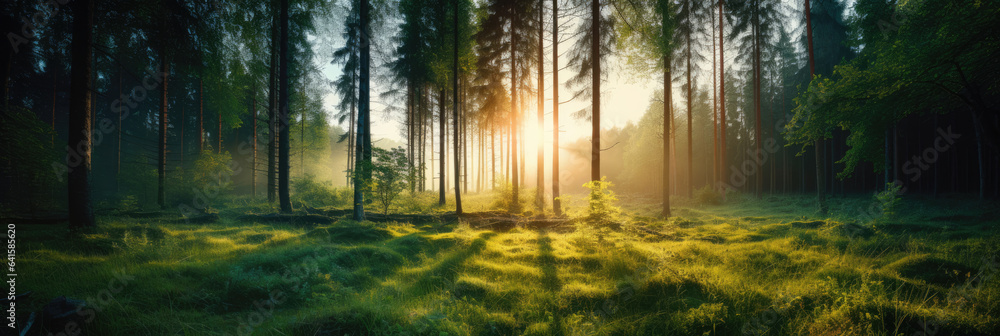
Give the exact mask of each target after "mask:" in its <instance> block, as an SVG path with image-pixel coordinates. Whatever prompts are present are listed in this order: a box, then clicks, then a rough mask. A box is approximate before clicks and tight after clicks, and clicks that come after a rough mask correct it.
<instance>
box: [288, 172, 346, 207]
mask: <svg viewBox="0 0 1000 336" xmlns="http://www.w3.org/2000/svg"><path fill="white" fill-rule="evenodd" d="M292 188H293V189H294V190H295V194H294V195H292V198H293V200H294V201H295V202H297V203H299V204H305V205H309V206H312V207H322V206H331V205H340V204H342V203H344V202H345V200H347V198H345V197H344V195H343V193H342V192H341V190H338V189H337V188H334V187H333V183H332V182H330V181H320V180H318V179H316V176H313V175H312V174H306V175H305V176H302V177H300V178H297V179H294V180H292Z"/></svg>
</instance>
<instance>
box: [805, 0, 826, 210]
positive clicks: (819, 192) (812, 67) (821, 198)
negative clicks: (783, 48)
mask: <svg viewBox="0 0 1000 336" xmlns="http://www.w3.org/2000/svg"><path fill="white" fill-rule="evenodd" d="M811 1H812V0H805V16H806V41H807V42H806V48H807V49H808V50H809V78H810V81H811V80H812V78H813V77H815V76H816V54H815V53H813V31H812V12H811V11H810V10H809V3H810V2H811ZM813 147H816V148H815V153H816V202H817V203H818V204H819V213H820V215H826V212H827V207H826V190H825V189H826V188H825V186H824V184H825V183H826V178H825V177H824V176H825V175H824V174H823V166H824V165H823V140H822V139H821V138H817V139H816V141H815V142H814V143H813Z"/></svg>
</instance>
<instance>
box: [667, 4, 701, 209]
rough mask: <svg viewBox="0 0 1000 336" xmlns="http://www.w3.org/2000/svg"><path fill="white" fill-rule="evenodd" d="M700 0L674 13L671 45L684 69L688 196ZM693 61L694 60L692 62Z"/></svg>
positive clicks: (691, 191)
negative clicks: (672, 43)
mask: <svg viewBox="0 0 1000 336" xmlns="http://www.w3.org/2000/svg"><path fill="white" fill-rule="evenodd" d="M701 4H702V2H701V1H695V0H682V1H681V2H680V3H679V4H678V6H677V16H676V22H677V25H676V29H675V31H674V36H673V39H674V45H675V46H676V47H677V50H676V52H677V53H678V55H677V56H678V57H677V58H675V59H674V60H675V61H677V62H679V64H677V67H678V68H680V69H684V77H685V85H684V93H685V94H686V99H685V102H686V103H687V109H686V111H687V147H688V148H687V149H688V150H687V154H688V157H687V174H688V182H687V184H686V186H687V196H688V198H691V197H692V196H693V194H694V186H693V182H694V141H693V136H692V125H693V118H692V116H693V113H692V112H693V108H694V107H693V106H694V97H693V95H694V90H695V87H694V82H693V79H692V76H693V73H694V72H695V71H698V65H697V64H698V62H699V61H701V60H702V59H703V57H702V56H701V54H700V52H699V51H700V48H697V46H696V45H692V44H693V43H696V42H695V41H693V40H694V38H695V35H698V34H701V33H703V31H702V30H703V29H702V26H701V25H700V22H699V21H700V20H701V19H703V18H704V16H705V14H706V11H705V7H702V6H701ZM692 61H694V62H695V63H693V64H692Z"/></svg>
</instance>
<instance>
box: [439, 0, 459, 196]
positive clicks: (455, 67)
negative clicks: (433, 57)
mask: <svg viewBox="0 0 1000 336" xmlns="http://www.w3.org/2000/svg"><path fill="white" fill-rule="evenodd" d="M454 9H455V12H454V13H453V15H452V23H453V24H454V25H453V26H452V28H453V29H455V31H454V34H453V35H454V40H453V45H452V47H453V48H452V66H453V68H452V75H451V80H452V91H451V98H452V103H451V104H452V107H453V110H452V115H451V119H452V128H453V129H454V130H455V136H454V138H455V139H454V140H455V141H454V142H455V143H454V150H455V160H454V161H455V213H456V214H459V215H461V214H462V192H461V183H462V176H461V173H462V172H461V168H462V155H461V154H460V153H459V144H460V140H461V138H462V137H460V136H459V134H460V132H459V128H458V101H459V97H458V1H455V2H454ZM442 112H444V111H442Z"/></svg>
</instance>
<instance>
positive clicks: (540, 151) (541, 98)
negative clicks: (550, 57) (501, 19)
mask: <svg viewBox="0 0 1000 336" xmlns="http://www.w3.org/2000/svg"><path fill="white" fill-rule="evenodd" d="M544 1H545V0H539V1H538V137H537V138H536V139H538V143H537V144H536V145H537V148H536V154H537V156H538V158H537V159H536V160H537V161H538V170H537V172H536V173H535V186H536V187H535V207H536V208H538V210H539V212H544V210H545V147H544V146H543V145H544V141H542V139H543V137H544V136H545V119H544V117H545V65H544V64H543V63H545V62H544V59H543V57H544V55H542V53H543V51H544V50H543V49H544V43H543V42H542V40H543V37H542V35H543V33H544V32H545V28H544V27H543V25H542V23H543V22H545V19H544V17H543V16H542V15H543V14H544V13H545V2H544Z"/></svg>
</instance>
